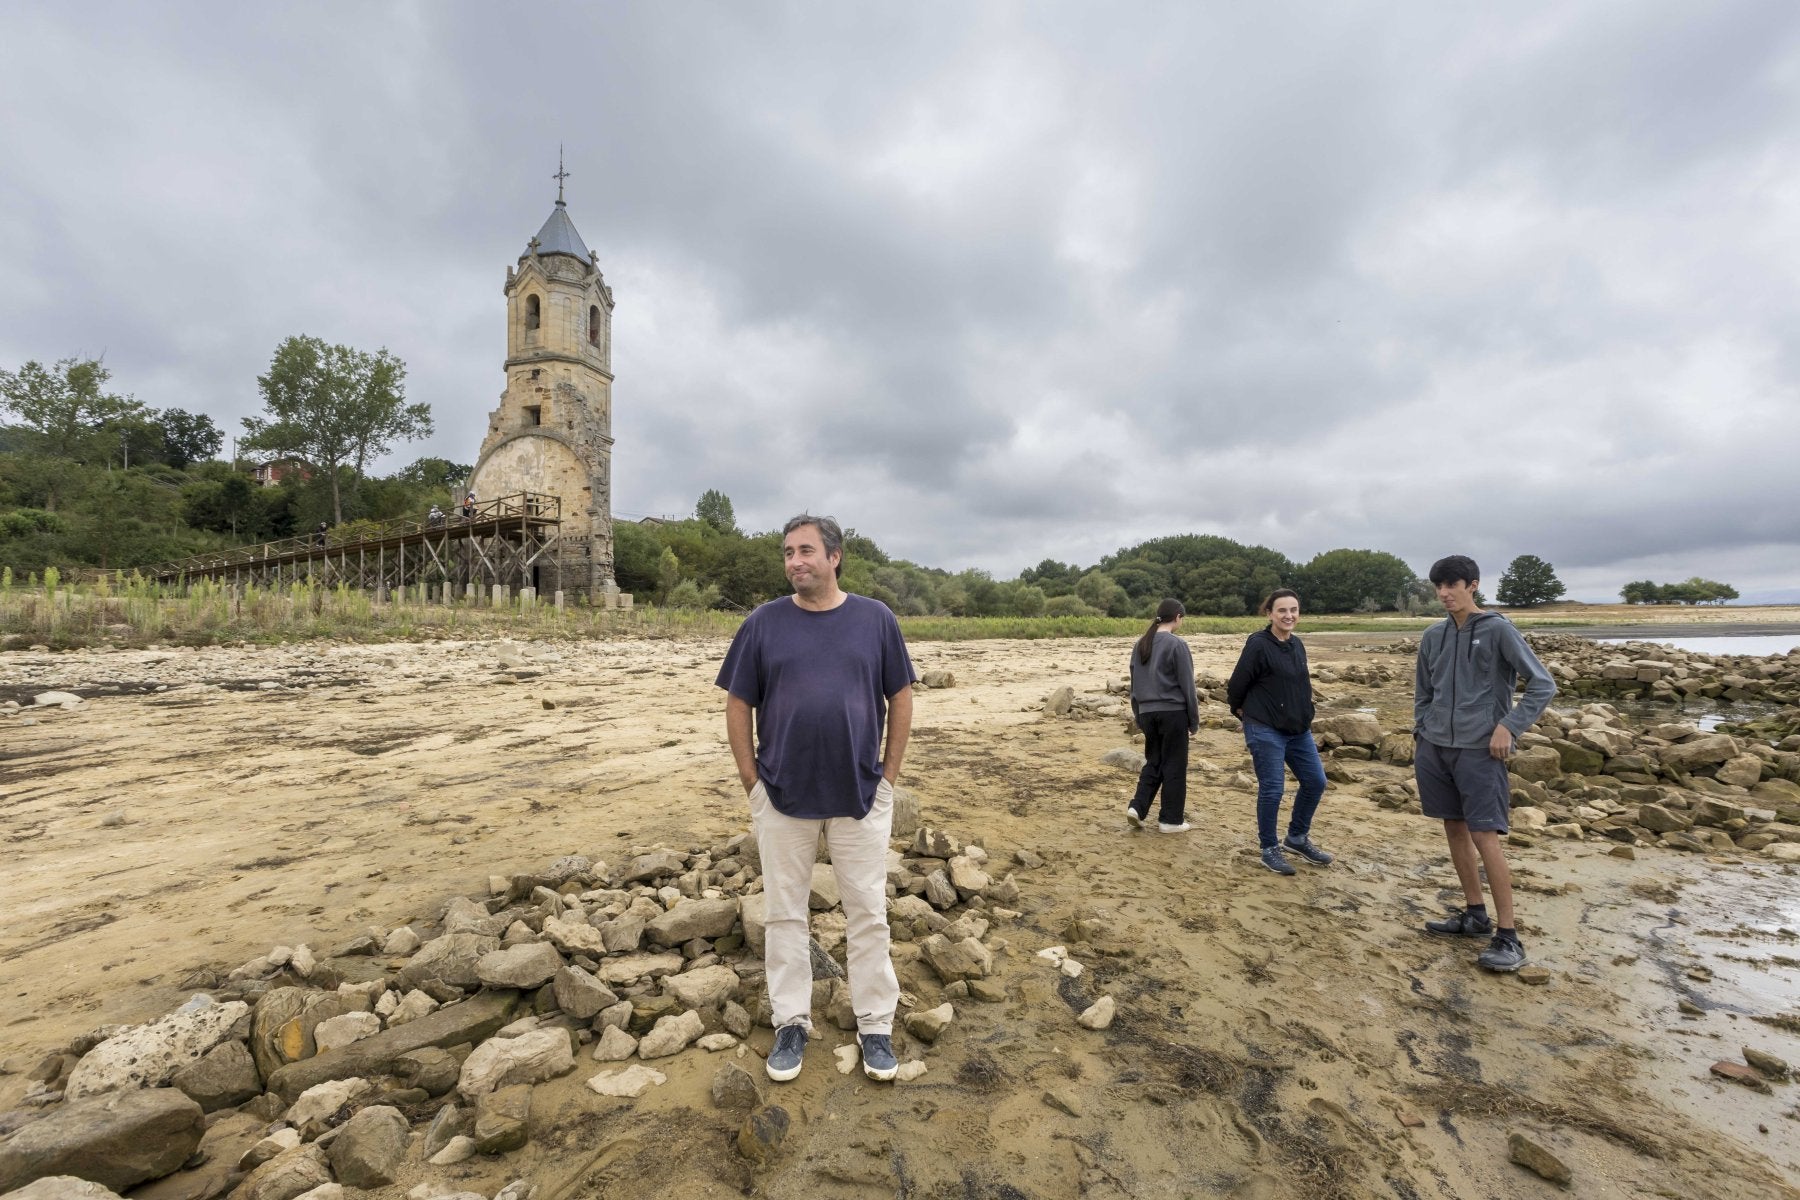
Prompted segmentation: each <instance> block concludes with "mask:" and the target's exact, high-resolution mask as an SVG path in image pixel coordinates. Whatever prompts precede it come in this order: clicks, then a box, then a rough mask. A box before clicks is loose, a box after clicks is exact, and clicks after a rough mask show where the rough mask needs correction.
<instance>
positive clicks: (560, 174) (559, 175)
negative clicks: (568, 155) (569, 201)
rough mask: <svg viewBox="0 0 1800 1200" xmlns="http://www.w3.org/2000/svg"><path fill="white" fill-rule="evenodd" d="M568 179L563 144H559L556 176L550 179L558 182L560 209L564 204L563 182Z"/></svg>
mask: <svg viewBox="0 0 1800 1200" xmlns="http://www.w3.org/2000/svg"><path fill="white" fill-rule="evenodd" d="M568 177H569V173H568V172H567V171H565V170H563V148H562V143H561V142H558V143H557V144H556V174H554V175H552V176H551V177H550V178H552V179H554V180H556V203H557V205H558V206H559V207H560V206H561V204H562V202H563V180H565V179H567V178H568Z"/></svg>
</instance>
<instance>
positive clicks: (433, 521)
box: [425, 504, 444, 526]
mask: <svg viewBox="0 0 1800 1200" xmlns="http://www.w3.org/2000/svg"><path fill="white" fill-rule="evenodd" d="M425 523H426V524H427V525H434V526H435V525H442V524H443V523H444V510H443V509H441V508H439V507H438V506H437V505H435V504H434V505H432V506H431V511H430V512H428V513H426V514H425Z"/></svg>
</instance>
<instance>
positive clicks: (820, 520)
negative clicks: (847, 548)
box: [781, 513, 844, 576]
mask: <svg viewBox="0 0 1800 1200" xmlns="http://www.w3.org/2000/svg"><path fill="white" fill-rule="evenodd" d="M806 525H811V526H812V527H813V528H815V529H817V530H818V531H819V541H820V542H822V543H823V544H824V548H825V553H827V554H835V555H837V556H838V563H837V574H838V575H839V576H842V575H843V573H844V529H843V526H841V525H839V524H838V523H837V521H836V520H834V519H833V518H831V517H815V516H813V515H812V514H811V513H801V514H800V515H799V516H797V517H790V518H788V523H787V524H786V525H783V526H782V527H781V537H782V540H783V541H786V540H787V535H788V534H790V533H792V532H794V530H796V529H799V528H801V527H803V526H806Z"/></svg>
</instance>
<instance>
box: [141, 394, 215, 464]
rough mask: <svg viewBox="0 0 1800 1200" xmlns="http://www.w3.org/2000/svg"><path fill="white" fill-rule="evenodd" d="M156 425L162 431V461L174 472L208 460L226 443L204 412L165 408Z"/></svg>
mask: <svg viewBox="0 0 1800 1200" xmlns="http://www.w3.org/2000/svg"><path fill="white" fill-rule="evenodd" d="M156 423H157V424H158V425H159V426H161V428H162V459H163V461H164V462H166V463H168V464H169V465H170V466H171V467H174V468H176V469H177V470H182V471H185V470H186V469H187V468H188V467H190V466H192V465H194V464H195V463H202V462H206V461H208V460H210V459H211V458H212V457H213V456H214V455H216V454H218V452H219V447H220V446H223V445H224V444H225V435H224V434H223V433H220V432H219V427H218V426H217V425H214V424H213V419H212V418H211V417H209V416H207V415H206V414H205V413H191V412H186V411H184V410H182V409H179V408H165V409H163V410H162V411H161V412H160V413H158V414H156Z"/></svg>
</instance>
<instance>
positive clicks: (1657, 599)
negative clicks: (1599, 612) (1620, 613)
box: [1619, 579, 1662, 604]
mask: <svg viewBox="0 0 1800 1200" xmlns="http://www.w3.org/2000/svg"><path fill="white" fill-rule="evenodd" d="M1619 599H1621V600H1623V601H1624V602H1625V603H1627V604H1661V603H1662V588H1661V587H1659V586H1657V584H1656V583H1654V582H1653V581H1651V580H1648V579H1634V580H1632V581H1631V582H1630V583H1628V584H1626V585H1625V586H1624V587H1622V588H1620V589H1619Z"/></svg>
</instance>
